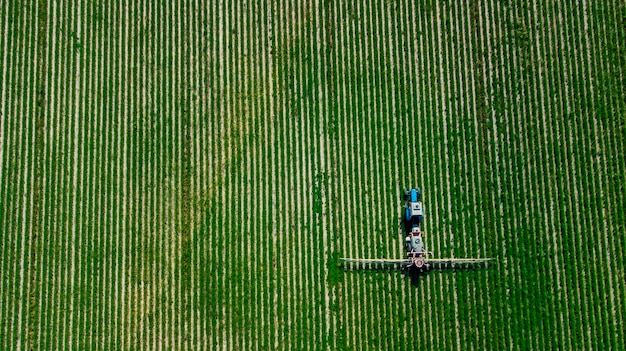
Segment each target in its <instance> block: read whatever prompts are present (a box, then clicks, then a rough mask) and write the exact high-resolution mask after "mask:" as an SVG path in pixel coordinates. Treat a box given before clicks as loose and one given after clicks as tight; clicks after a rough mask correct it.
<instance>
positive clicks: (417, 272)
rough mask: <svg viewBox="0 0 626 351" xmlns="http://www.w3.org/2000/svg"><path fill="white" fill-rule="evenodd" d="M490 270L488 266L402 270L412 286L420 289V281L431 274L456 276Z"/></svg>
mask: <svg viewBox="0 0 626 351" xmlns="http://www.w3.org/2000/svg"><path fill="white" fill-rule="evenodd" d="M488 269H489V267H488V266H486V265H485V266H472V265H459V264H457V265H454V266H444V267H442V266H438V267H430V268H428V269H417V268H409V269H404V270H402V273H403V274H404V275H405V276H407V277H408V278H409V279H411V285H412V286H414V287H418V286H419V284H420V281H421V280H422V279H424V278H425V277H427V276H428V275H430V274H431V273H441V274H455V273H457V272H467V271H472V272H480V271H487V270H488Z"/></svg>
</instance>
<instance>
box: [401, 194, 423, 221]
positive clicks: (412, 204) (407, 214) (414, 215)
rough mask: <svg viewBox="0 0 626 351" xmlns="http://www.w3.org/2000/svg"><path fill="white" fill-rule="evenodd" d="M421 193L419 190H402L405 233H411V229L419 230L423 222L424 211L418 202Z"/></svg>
mask: <svg viewBox="0 0 626 351" xmlns="http://www.w3.org/2000/svg"><path fill="white" fill-rule="evenodd" d="M421 195H422V193H421V192H420V189H419V188H417V189H411V190H409V191H407V190H406V189H405V190H404V200H405V201H406V204H405V205H404V226H405V229H406V231H411V230H412V229H413V228H416V227H417V228H419V226H420V224H421V223H422V221H423V220H424V210H423V208H422V202H421V201H420V197H421Z"/></svg>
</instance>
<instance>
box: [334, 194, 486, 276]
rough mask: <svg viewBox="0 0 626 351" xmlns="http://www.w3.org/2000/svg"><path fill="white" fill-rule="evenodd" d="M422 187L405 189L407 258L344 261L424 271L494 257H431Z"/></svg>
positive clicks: (483, 261) (344, 260)
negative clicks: (424, 228)
mask: <svg viewBox="0 0 626 351" xmlns="http://www.w3.org/2000/svg"><path fill="white" fill-rule="evenodd" d="M420 197H421V192H420V189H419V188H417V189H411V190H408V191H407V190H406V189H405V190H404V199H405V201H406V202H405V206H404V211H403V212H404V213H403V223H404V230H405V232H406V237H405V248H406V258H403V259H387V258H380V259H377V258H369V259H368V258H341V259H340V260H341V261H342V262H344V263H364V264H372V265H378V264H382V265H400V266H401V267H402V268H403V269H411V270H417V271H418V272H423V271H426V270H428V269H430V268H431V266H439V267H454V266H462V267H467V266H469V265H475V264H481V263H486V262H489V261H491V260H493V258H431V257H430V255H431V254H432V252H429V251H428V250H426V247H425V245H424V241H423V235H422V234H423V233H422V230H421V229H420V227H421V224H422V222H423V220H424V209H423V205H422V201H421V200H420Z"/></svg>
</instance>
